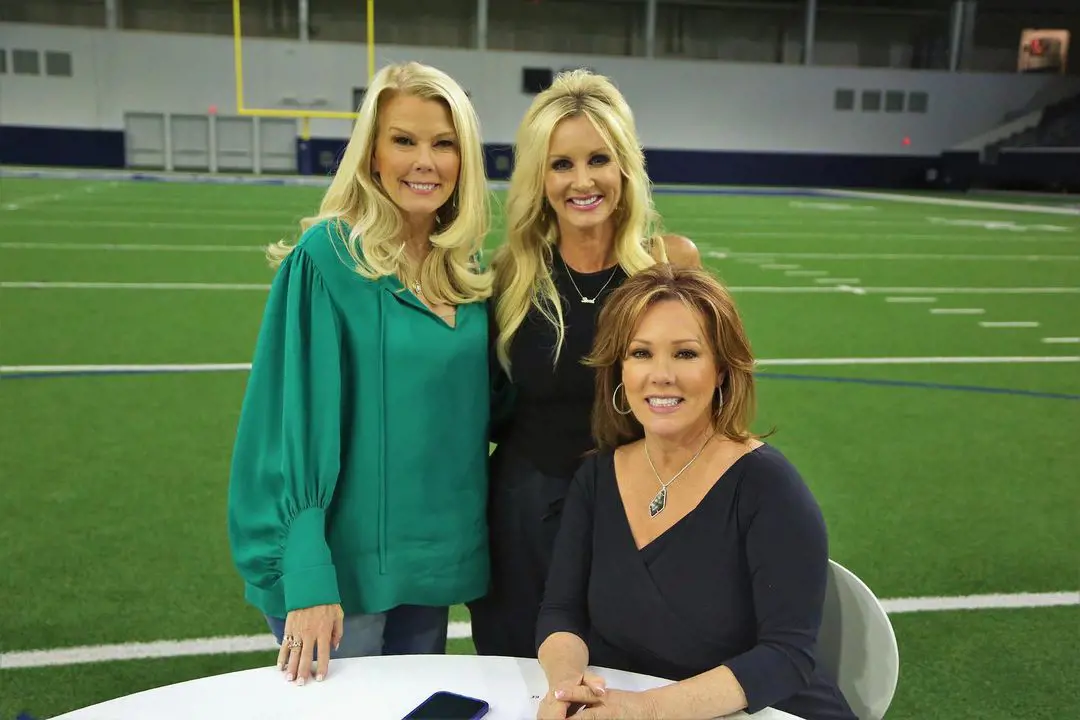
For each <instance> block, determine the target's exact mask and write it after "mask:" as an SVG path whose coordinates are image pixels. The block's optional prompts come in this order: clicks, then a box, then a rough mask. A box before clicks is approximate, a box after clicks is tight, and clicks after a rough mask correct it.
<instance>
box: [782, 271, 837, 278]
mask: <svg viewBox="0 0 1080 720" xmlns="http://www.w3.org/2000/svg"><path fill="white" fill-rule="evenodd" d="M784 274H785V275H787V276H789V277H822V276H823V275H828V274H829V271H828V270H788V271H787V272H786V273H784Z"/></svg>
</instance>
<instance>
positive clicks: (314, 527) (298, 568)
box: [281, 508, 341, 610]
mask: <svg viewBox="0 0 1080 720" xmlns="http://www.w3.org/2000/svg"><path fill="white" fill-rule="evenodd" d="M282 571H283V572H282V578H281V579H282V585H283V586H284V590H285V606H286V609H287V610H296V609H299V608H306V607H312V606H315V605H335V604H338V603H340V602H341V599H340V595H339V594H338V584H337V572H336V570H335V569H334V563H333V559H332V558H331V556H330V548H329V546H328V545H327V544H326V511H325V510H323V509H322V508H309V509H307V510H303V511H302V512H300V514H298V515H297V516H296V517H295V518H293V521H292V523H291V525H290V526H289V534H288V536H287V538H286V540H285V554H284V557H283V559H282Z"/></svg>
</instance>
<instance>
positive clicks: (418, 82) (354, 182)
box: [267, 62, 492, 304]
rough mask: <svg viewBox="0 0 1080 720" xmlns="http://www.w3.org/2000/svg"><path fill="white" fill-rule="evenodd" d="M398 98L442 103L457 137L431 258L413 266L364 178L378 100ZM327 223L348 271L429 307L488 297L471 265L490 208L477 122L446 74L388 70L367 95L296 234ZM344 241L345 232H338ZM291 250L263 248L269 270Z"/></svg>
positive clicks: (396, 223)
mask: <svg viewBox="0 0 1080 720" xmlns="http://www.w3.org/2000/svg"><path fill="white" fill-rule="evenodd" d="M397 93H401V94H404V95H410V96H414V97H419V98H424V99H427V100H436V101H439V102H441V103H443V104H444V105H445V106H446V107H447V108H448V109H449V110H450V115H451V118H452V119H453V123H454V130H455V132H456V133H457V142H458V149H459V152H460V154H461V170H460V173H459V177H458V181H457V187H456V188H455V189H454V193H453V195H452V196H451V198H450V199H449V200H448V201H447V202H446V203H445V204H444V205H443V206H442V207H441V208H440V209H439V210H438V212H437V213H436V221H435V233H434V234H433V235H432V236H431V238H430V241H431V244H432V246H433V247H432V249H431V252H430V253H428V256H427V258H426V259H425V260H424V262H423V263H422V264H421V266H420V267H415V265H416V263H415V262H413V261H412V260H411V259H410V258H409V256H408V253H407V252H406V251H405V246H404V243H403V242H402V239H401V235H402V231H403V230H404V228H405V219H404V217H403V216H402V212H401V210H400V209H399V208H398V206H397V205H395V204H394V202H393V201H392V200H391V199H390V196H389V195H387V193H386V190H385V189H383V187H382V185H381V183H380V182H379V181H378V180H377V179H376V178H375V177H374V176H373V174H372V167H371V165H372V155H373V153H374V150H375V141H376V138H377V136H378V131H379V128H378V120H379V107H380V103H381V102H382V101H383V98H389V97H392V96H393V95H395V94H397ZM325 220H331V221H336V222H337V223H338V227H339V229H343V230H347V239H346V242H345V246H346V248H347V249H348V252H349V255H350V256H351V258H352V259H353V261H354V262H355V265H356V271H357V272H358V273H359V274H360V275H362V276H363V277H365V278H368V279H370V280H375V279H377V278H379V277H383V276H387V275H398V276H399V277H401V278H402V279H403V280H404V279H406V278H408V280H409V281H410V282H411V281H414V280H419V281H420V282H421V283H422V284H423V287H424V294H425V295H426V296H427V297H429V298H431V299H432V300H437V301H441V302H445V303H451V304H460V303H467V302H474V301H478V300H483V299H485V298H487V297H489V296H490V295H491V289H492V279H491V274H490V272H488V271H486V270H484V269H482V268H481V267H480V264H479V257H480V251H481V249H482V248H483V244H484V238H485V236H486V235H487V232H488V228H489V227H490V224H491V206H490V199H489V192H488V184H487V176H486V174H485V172H484V159H483V152H482V147H481V140H480V120H479V118H478V117H477V115H476V110H475V109H474V108H473V105H472V102H471V101H470V100H469V98H468V96H466V95H465V91H464V90H462V88H461V86H460V85H458V83H457V82H456V81H455V80H454V79H453V78H451V77H450V76H449V75H447V74H446V73H444V72H442V71H441V70H438V69H436V68H433V67H430V66H427V65H422V64H420V63H416V62H407V63H400V64H394V65H388V66H386V67H384V68H382V69H381V70H379V72H378V73H377V74H376V75H375V77H374V79H373V81H372V83H371V86H370V87H369V88H368V91H367V95H366V96H365V97H364V102H363V104H362V105H361V106H360V109H359V117H358V118H357V119H356V124H355V125H354V127H353V131H352V136H351V137H350V138H349V143H348V145H347V146H346V148H345V153H344V155H343V156H342V159H341V163H340V164H339V165H338V169H337V172H336V173H335V174H334V179H333V181H332V182H331V183H330V187H329V189H327V191H326V194H325V195H323V198H322V202H321V204H320V205H319V210H318V212H317V213H316V214H315V215H314V216H312V217H306V218H304V219H303V220H301V221H300V229H301V232H303V231H306V230H307V229H308V228H310V227H311V226H312V225H315V224H316V223H319V222H322V221H325ZM342 235H343V236H344V235H346V232H342ZM294 247H295V244H294V243H289V242H286V241H281V242H278V243H275V244H273V245H271V246H270V247H269V248H267V257H268V259H269V261H270V264H271V266H273V267H275V268H276V267H277V266H278V265H280V264H281V262H282V260H284V259H285V257H286V256H288V254H289V253H290V252H291V251H292V249H293V248H294Z"/></svg>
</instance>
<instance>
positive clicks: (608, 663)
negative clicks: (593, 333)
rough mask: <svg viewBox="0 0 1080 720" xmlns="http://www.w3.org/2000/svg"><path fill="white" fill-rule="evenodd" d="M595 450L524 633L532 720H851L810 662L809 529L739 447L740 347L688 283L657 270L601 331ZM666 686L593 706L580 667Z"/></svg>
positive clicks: (817, 585) (732, 319)
mask: <svg viewBox="0 0 1080 720" xmlns="http://www.w3.org/2000/svg"><path fill="white" fill-rule="evenodd" d="M588 362H589V364H590V365H592V366H594V367H596V368H597V369H598V370H597V377H596V405H595V409H594V413H593V432H594V435H595V436H596V439H597V443H598V452H597V453H595V454H593V455H591V456H590V457H589V459H587V460H586V461H585V462H584V463H583V464H582V466H581V468H580V469H579V470H578V472H577V474H576V476H575V478H574V480H573V482H572V484H571V487H570V490H569V494H568V497H567V499H566V507H565V511H564V517H563V521H562V527H561V530H560V532H559V535H558V540H557V542H556V544H555V548H554V555H553V560H552V566H551V574H550V576H549V579H548V583H547V592H546V595H545V597H544V601H543V606H542V609H541V611H540V618H539V623H538V627H537V642H538V644H539V658H540V663H541V665H542V666H543V668H544V672H545V674H546V675H547V678H548V684H549V692H548V694H547V695H546V696H545V697H544V699H543V700H542V702H541V709H540V717H545V718H547V717H552V718H564V717H566V715H567V711H568V709H569V708H570V707H571V704H576V703H584V704H586V705H591V706H592V707H591V708H589V709H586V710H583V711H582V712H580V713H579V714H577V715H575V717H576V718H577V717H580V718H581V719H582V720H585V719H586V718H599V717H604V718H607V717H618V718H627V717H650V718H679V719H680V720H690V719H692V718H714V717H719V716H723V715H728V714H731V713H734V712H736V711H739V710H746V711H748V712H750V713H754V712H757V711H758V710H761V709H762V708H765V707H774V708H777V709H779V710H783V711H785V712H789V713H792V714H794V715H796V716H798V717H800V718H805V720H854V717H855V716H854V714H853V713H852V711H851V709H850V707H849V706H848V704H847V702H846V700H845V699H844V697H843V695H842V694H841V693H840V691H839V689H838V688H837V686H836V683H835V679H834V678H831V677H827V676H826V675H825V673H824V672H823V671H822V669H821V668H820V667H818V666H817V663H816V660H815V650H816V644H817V634H818V628H819V626H820V624H821V614H822V606H823V603H824V597H825V583H826V573H827V569H828V560H829V557H828V539H827V536H826V529H825V523H824V520H823V518H822V515H821V511H820V509H819V508H818V505H817V503H816V501H815V500H814V497H813V495H812V494H811V493H810V491H809V489H808V488H807V487H806V485H805V484H804V483H803V481H802V479H801V477H800V476H799V473H798V471H797V470H796V469H795V468H794V467H793V466H792V465H791V464H790V463H789V462H788V461H787V460H786V459H785V458H784V456H783V455H782V454H781V453H780V451H779V450H777V449H776V448H774V447H772V446H770V445H767V444H765V443H763V442H762V441H761V440H760V439H758V437H757V436H755V435H753V434H752V433H751V432H750V423H751V421H752V417H753V411H754V381H753V364H754V360H753V357H752V355H751V351H750V345H749V342H748V341H747V339H746V335H745V332H744V330H743V327H742V323H741V321H740V319H739V316H738V313H737V311H736V309H735V307H734V305H733V303H732V301H731V298H730V297H729V295H728V294H727V292H726V291H725V290H724V288H723V287H722V286H721V285H720V284H719V283H718V282H717V281H716V280H714V279H713V278H712V277H711V276H709V275H708V274H707V273H705V272H703V271H696V270H673V269H672V268H671V267H670V266H668V265H657V266H655V267H653V268H651V269H649V270H646V271H643V272H641V273H638V274H637V275H635V276H634V277H632V278H630V279H629V280H627V281H626V282H625V283H623V285H622V287H621V288H620V289H619V290H617V291H616V292H615V293H614V294H613V295H612V297H611V298H610V299H609V301H608V304H607V306H606V307H605V308H604V310H603V311H602V313H601V315H600V321H599V328H598V330H597V338H596V344H595V347H594V351H593V353H592V355H591V357H590V358H589V361H588ZM589 664H593V665H597V666H602V667H611V668H618V669H622V670H628V671H631V672H638V673H644V674H647V675H653V676H657V677H663V678H667V679H670V680H675V681H678V682H676V683H674V684H672V685H669V686H666V687H663V688H660V689H657V690H651V691H647V692H640V693H634V692H620V691H618V690H606V691H605V692H599V691H598V690H599V689H601V688H602V687H603V686H602V682H601V681H599V680H598V679H597V678H595V677H593V676H591V675H589V674H586V673H585V668H586V666H587V665H589Z"/></svg>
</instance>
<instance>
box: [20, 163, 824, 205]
mask: <svg viewBox="0 0 1080 720" xmlns="http://www.w3.org/2000/svg"><path fill="white" fill-rule="evenodd" d="M0 177H9V178H20V179H23V180H82V181H104V182H110V181H111V182H137V183H189V184H195V185H199V184H206V185H252V186H277V187H290V186H295V187H326V186H328V185H329V184H330V181H331V179H332V178H330V177H329V176H321V175H283V176H260V175H229V174H227V173H226V174H214V173H170V172H152V171H123V170H75V169H73V170H64V169H60V168H56V169H50V168H39V169H33V168H25V169H24V168H0ZM488 184H489V185H490V186H491V189H492V190H506V188H507V186H508V183H507V182H506V181H504V180H492V181H490V182H489V183H488ZM652 192H653V194H654V195H729V196H760V197H813V198H824V197H831V195H829V194H828V192H827V191H824V190H816V189H813V188H797V187H754V186H747V187H739V186H716V187H709V186H703V185H686V186H682V185H654V186H653V188H652Z"/></svg>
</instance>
